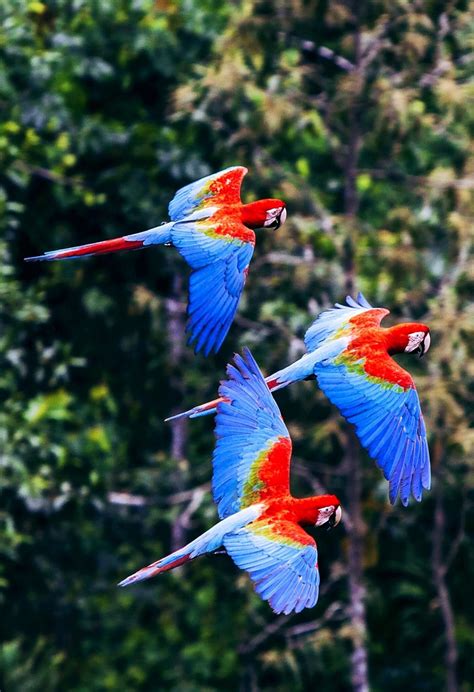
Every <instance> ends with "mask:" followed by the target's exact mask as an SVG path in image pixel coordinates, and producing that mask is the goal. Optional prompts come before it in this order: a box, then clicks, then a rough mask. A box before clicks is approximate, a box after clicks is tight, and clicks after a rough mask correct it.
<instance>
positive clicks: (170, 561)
mask: <svg viewBox="0 0 474 692" xmlns="http://www.w3.org/2000/svg"><path fill="white" fill-rule="evenodd" d="M185 551H186V548H183V549H182V550H177V551H176V552H175V553H171V555H168V556H167V557H164V558H162V559H161V560H157V561H156V562H152V563H151V565H148V567H143V568H142V569H139V570H138V572H134V574H131V575H130V576H129V577H127V578H126V579H123V580H122V581H121V582H119V584H118V586H129V584H134V583H135V582H136V581H143V580H144V579H150V577H154V576H155V575H156V574H161V572H167V571H168V570H169V569H173V568H174V567H179V565H184V563H185V562H189V560H191V559H192V558H191V557H190V553H189V552H185Z"/></svg>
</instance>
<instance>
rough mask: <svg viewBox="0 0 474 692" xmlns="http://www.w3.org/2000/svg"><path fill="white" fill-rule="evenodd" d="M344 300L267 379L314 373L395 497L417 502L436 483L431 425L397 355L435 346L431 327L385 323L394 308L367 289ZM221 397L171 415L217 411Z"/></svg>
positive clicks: (279, 381)
mask: <svg viewBox="0 0 474 692" xmlns="http://www.w3.org/2000/svg"><path fill="white" fill-rule="evenodd" d="M346 302H347V305H340V304H339V303H336V306H335V307H334V308H332V309H330V310H326V311H324V312H322V313H321V314H320V315H318V317H317V318H316V319H315V321H314V322H313V324H312V325H311V327H310V328H309V329H308V331H307V332H306V335H305V339H304V341H305V345H306V349H307V351H308V352H307V353H306V354H305V355H304V356H302V357H301V358H300V359H299V360H297V361H296V362H295V363H292V364H291V365H289V366H288V367H286V368H283V370H279V371H278V372H276V373H274V374H273V375H270V376H269V377H267V378H266V380H265V381H266V383H267V385H268V387H269V389H270V390H271V391H272V392H274V391H275V390H277V389H281V388H282V387H286V386H287V385H289V384H291V383H292V382H296V381H298V380H304V379H308V378H313V377H316V380H317V382H318V384H319V386H320V387H321V389H322V390H323V392H324V393H325V394H326V396H327V397H328V398H329V400H330V401H331V402H332V403H333V404H335V405H336V406H337V407H338V408H339V410H340V412H341V413H342V415H343V416H344V417H345V418H347V420H348V421H350V422H351V423H353V424H354V425H355V428H356V433H357V435H358V437H359V439H360V441H361V443H362V444H363V446H364V447H365V448H366V449H367V451H368V452H369V454H370V456H371V457H372V458H373V459H375V461H376V463H377V465H378V467H379V468H380V469H381V470H382V471H383V474H384V476H385V478H386V479H387V480H388V481H389V497H390V502H391V503H392V504H393V503H394V502H395V500H396V499H397V496H398V494H400V498H401V501H402V503H403V505H405V506H406V505H407V504H408V500H409V497H410V493H411V494H412V495H413V497H414V498H415V499H416V500H417V501H418V502H419V501H420V500H421V498H422V493H423V488H425V489H429V488H430V483H431V479H430V476H431V472H430V457H429V450H428V443H427V439H426V429H425V424H424V421H423V415H422V413H421V408H420V401H419V399H418V394H417V392H416V389H415V383H414V382H413V379H412V377H411V375H410V374H409V373H408V372H407V371H406V370H404V369H403V368H402V367H400V365H398V363H396V362H395V361H394V360H393V359H392V358H391V356H392V355H393V354H394V353H417V354H418V355H419V356H420V357H421V356H422V355H423V354H424V353H426V352H427V351H428V349H429V347H430V340H431V338H430V330H429V328H428V327H427V326H426V325H424V324H421V323H419V322H407V323H404V324H398V325H396V326H394V327H389V328H383V327H381V326H380V323H381V321H382V319H383V318H384V317H385V316H386V315H388V314H389V310H386V309H385V308H373V307H372V306H371V305H370V304H369V303H368V302H367V300H366V299H365V298H364V296H363V295H362V294H361V293H359V294H358V296H357V301H356V300H354V299H353V298H351V297H350V296H347V298H346ZM219 401H220V399H215V400H214V401H210V402H208V403H206V404H202V405H200V406H195V407H194V408H192V409H189V411H185V412H184V413H180V414H178V415H177V416H172V417H171V418H168V419H167V420H173V419H174V418H180V417H182V416H186V417H188V418H197V417H198V416H205V415H208V414H210V413H214V412H215V410H216V405H217V403H218V402H219Z"/></svg>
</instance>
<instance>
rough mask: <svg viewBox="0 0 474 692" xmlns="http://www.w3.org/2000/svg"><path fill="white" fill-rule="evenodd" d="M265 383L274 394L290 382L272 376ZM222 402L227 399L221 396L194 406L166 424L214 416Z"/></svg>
mask: <svg viewBox="0 0 474 692" xmlns="http://www.w3.org/2000/svg"><path fill="white" fill-rule="evenodd" d="M265 381H266V383H267V385H268V388H269V390H270V391H272V392H273V391H275V390H277V389H281V388H282V387H286V386H287V385H288V384H289V381H288V382H279V380H278V378H275V376H274V375H270V376H269V377H267V378H266V380H265ZM221 401H225V397H222V396H221V397H220V398H219V399H213V400H212V401H208V402H206V403H205V404H199V405H198V406H194V407H193V408H190V409H188V410H187V411H183V412H182V413H177V414H176V415H174V416H170V417H169V418H165V423H168V422H169V421H171V420H178V419H179V418H200V417H201V416H210V415H213V414H214V413H216V411H217V404H219V403H220V402H221Z"/></svg>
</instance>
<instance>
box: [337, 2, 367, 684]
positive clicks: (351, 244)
mask: <svg viewBox="0 0 474 692" xmlns="http://www.w3.org/2000/svg"><path fill="white" fill-rule="evenodd" d="M362 4H363V3H362V2H359V1H358V0H355V1H354V2H352V3H351V9H352V12H353V16H354V65H355V70H354V72H353V79H354V80H356V88H355V89H354V99H353V103H352V107H351V110H350V114H349V134H348V142H347V150H346V157H345V168H344V214H345V219H346V224H347V241H346V246H345V251H344V260H343V261H344V270H345V288H346V290H347V292H348V293H349V295H352V294H353V293H354V289H355V284H356V266H355V262H354V254H355V249H356V245H357V219H356V216H357V212H358V209H359V196H358V193H357V186H356V181H357V166H358V162H359V152H360V148H361V143H362V142H361V133H360V125H359V114H360V107H361V104H360V94H361V91H362V75H361V31H360V17H361V12H362V9H363V7H362ZM346 468H347V498H348V508H349V512H350V525H349V527H348V530H347V531H348V550H347V567H348V578H349V598H350V606H349V612H350V618H351V629H352V637H353V640H352V641H353V650H352V655H351V682H352V688H353V690H354V691H355V692H368V690H369V680H368V655H367V616H366V609H365V597H366V590H365V585H364V578H363V577H364V568H363V550H364V544H363V541H364V533H365V526H364V520H363V518H362V508H361V494H362V482H361V468H360V456H359V442H358V440H357V438H356V436H355V433H354V432H353V430H352V429H350V430H349V433H348V436H347V447H346Z"/></svg>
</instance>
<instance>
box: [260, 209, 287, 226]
mask: <svg viewBox="0 0 474 692" xmlns="http://www.w3.org/2000/svg"><path fill="white" fill-rule="evenodd" d="M285 221H286V209H285V207H275V208H274V209H267V212H266V215H265V221H264V222H263V225H264V227H265V228H280V226H281V224H282V223H285Z"/></svg>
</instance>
